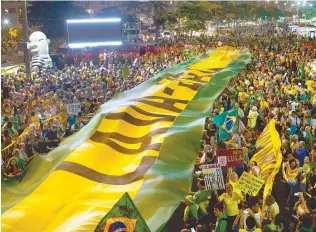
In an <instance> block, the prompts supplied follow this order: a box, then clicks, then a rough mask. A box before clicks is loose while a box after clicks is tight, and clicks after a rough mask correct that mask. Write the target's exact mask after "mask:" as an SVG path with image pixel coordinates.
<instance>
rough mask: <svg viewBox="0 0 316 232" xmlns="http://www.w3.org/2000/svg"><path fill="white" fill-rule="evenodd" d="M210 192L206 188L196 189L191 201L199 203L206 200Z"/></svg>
mask: <svg viewBox="0 0 316 232" xmlns="http://www.w3.org/2000/svg"><path fill="white" fill-rule="evenodd" d="M210 196H211V194H210V192H209V191H207V190H200V189H199V190H198V191H197V192H196V193H195V194H194V196H193V201H194V203H195V204H200V203H201V202H204V201H207V200H208V197H210Z"/></svg>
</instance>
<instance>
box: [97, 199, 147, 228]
mask: <svg viewBox="0 0 316 232" xmlns="http://www.w3.org/2000/svg"><path fill="white" fill-rule="evenodd" d="M94 231H95V232H116V231H143V232H150V230H149V228H148V226H147V224H146V222H145V221H144V219H143V217H142V216H141V214H140V212H139V211H138V210H137V208H136V206H135V204H134V202H133V200H132V199H131V197H130V196H129V195H128V193H125V194H124V195H123V196H122V197H121V199H120V200H119V201H118V202H117V203H116V204H115V205H114V206H113V208H112V209H111V210H110V212H108V213H107V214H106V215H105V217H104V218H102V220H101V221H100V222H99V224H98V226H97V227H96V229H95V230H94Z"/></svg>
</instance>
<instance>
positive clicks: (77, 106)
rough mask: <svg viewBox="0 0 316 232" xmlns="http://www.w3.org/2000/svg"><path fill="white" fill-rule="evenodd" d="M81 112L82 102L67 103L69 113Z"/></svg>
mask: <svg viewBox="0 0 316 232" xmlns="http://www.w3.org/2000/svg"><path fill="white" fill-rule="evenodd" d="M79 112H81V104H80V103H73V104H67V114H70V115H77V114H78V113H79Z"/></svg>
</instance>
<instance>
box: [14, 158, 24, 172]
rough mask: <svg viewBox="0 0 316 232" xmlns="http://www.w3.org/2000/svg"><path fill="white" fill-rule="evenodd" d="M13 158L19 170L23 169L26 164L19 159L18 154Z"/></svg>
mask: <svg viewBox="0 0 316 232" xmlns="http://www.w3.org/2000/svg"><path fill="white" fill-rule="evenodd" d="M15 160H16V165H17V166H18V168H19V169H20V170H24V168H25V166H26V162H25V160H23V159H21V158H20V157H19V156H16V157H15Z"/></svg>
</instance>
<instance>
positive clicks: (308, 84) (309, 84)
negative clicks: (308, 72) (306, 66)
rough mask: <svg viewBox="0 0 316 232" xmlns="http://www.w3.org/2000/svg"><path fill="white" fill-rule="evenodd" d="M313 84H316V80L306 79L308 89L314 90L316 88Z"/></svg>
mask: <svg viewBox="0 0 316 232" xmlns="http://www.w3.org/2000/svg"><path fill="white" fill-rule="evenodd" d="M313 84H314V81H313V80H308V81H306V86H307V89H308V90H309V91H314V89H313Z"/></svg>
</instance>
